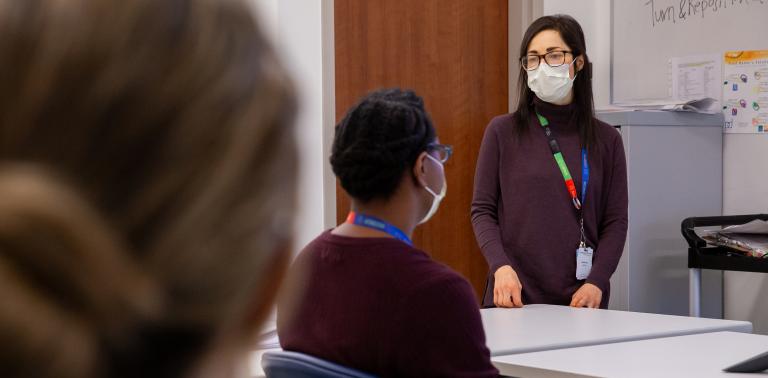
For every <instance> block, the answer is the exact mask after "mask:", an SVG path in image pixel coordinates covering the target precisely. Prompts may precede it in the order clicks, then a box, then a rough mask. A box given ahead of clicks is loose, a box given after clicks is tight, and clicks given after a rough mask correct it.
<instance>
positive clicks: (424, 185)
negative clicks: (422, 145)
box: [421, 153, 445, 198]
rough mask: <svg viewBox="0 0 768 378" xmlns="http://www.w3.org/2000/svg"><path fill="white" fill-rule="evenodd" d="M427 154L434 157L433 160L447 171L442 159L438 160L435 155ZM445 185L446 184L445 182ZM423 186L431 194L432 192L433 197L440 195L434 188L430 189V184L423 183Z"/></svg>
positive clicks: (431, 157) (430, 157)
mask: <svg viewBox="0 0 768 378" xmlns="http://www.w3.org/2000/svg"><path fill="white" fill-rule="evenodd" d="M426 156H427V158H429V159H432V161H434V162H435V163H437V164H439V165H440V168H442V169H443V172H445V166H444V165H443V163H441V162H440V160H437V159H436V158H435V157H434V156H432V155H430V154H429V153H427V154H426ZM422 166H423V165H422ZM443 185H445V184H443ZM421 186H422V187H424V189H425V190H426V191H427V192H429V194H431V195H432V196H433V197H435V198H438V197H440V195H439V194H437V193H436V192H435V191H434V190H432V189H430V188H429V185H427V184H426V183H423V184H422V185H421Z"/></svg>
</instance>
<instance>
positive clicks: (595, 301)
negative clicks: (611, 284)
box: [571, 283, 603, 308]
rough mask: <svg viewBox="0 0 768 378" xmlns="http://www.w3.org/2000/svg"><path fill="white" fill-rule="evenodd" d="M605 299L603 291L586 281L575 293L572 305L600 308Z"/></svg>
mask: <svg viewBox="0 0 768 378" xmlns="http://www.w3.org/2000/svg"><path fill="white" fill-rule="evenodd" d="M602 300H603V291H602V290H600V288H599V287H597V286H595V285H592V284H591V283H585V284H584V285H582V286H581V287H580V288H579V290H576V292H575V293H573V297H572V298H571V307H589V308H600V302H602Z"/></svg>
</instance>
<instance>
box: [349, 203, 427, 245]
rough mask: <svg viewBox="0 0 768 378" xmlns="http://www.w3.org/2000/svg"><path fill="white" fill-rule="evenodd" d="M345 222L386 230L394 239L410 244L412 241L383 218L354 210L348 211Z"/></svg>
mask: <svg viewBox="0 0 768 378" xmlns="http://www.w3.org/2000/svg"><path fill="white" fill-rule="evenodd" d="M346 223H350V224H354V225H358V226H362V227H368V228H372V229H374V230H379V231H383V232H386V233H388V234H390V235H392V236H393V237H394V238H395V239H397V240H400V241H402V242H405V243H406V244H408V245H410V246H413V242H411V238H409V237H408V235H406V234H405V233H404V232H403V231H400V229H399V228H397V227H395V226H393V225H391V224H389V223H387V222H386V221H385V220H382V219H379V218H376V217H372V216H370V215H365V214H358V213H356V212H354V211H350V212H349V215H347V221H346Z"/></svg>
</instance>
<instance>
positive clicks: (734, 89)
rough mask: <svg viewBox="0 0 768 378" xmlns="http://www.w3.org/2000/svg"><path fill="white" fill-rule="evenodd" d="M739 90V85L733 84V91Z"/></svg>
mask: <svg viewBox="0 0 768 378" xmlns="http://www.w3.org/2000/svg"><path fill="white" fill-rule="evenodd" d="M738 90H739V85H738V84H736V83H733V91H734V92H736V91H738Z"/></svg>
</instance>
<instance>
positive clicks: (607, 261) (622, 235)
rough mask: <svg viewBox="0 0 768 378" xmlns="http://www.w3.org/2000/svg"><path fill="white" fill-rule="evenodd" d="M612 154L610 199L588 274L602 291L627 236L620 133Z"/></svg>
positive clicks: (625, 193)
mask: <svg viewBox="0 0 768 378" xmlns="http://www.w3.org/2000/svg"><path fill="white" fill-rule="evenodd" d="M610 156H612V157H613V159H612V162H613V164H612V166H611V174H610V178H609V179H608V180H606V183H605V187H604V188H603V190H604V191H606V192H605V193H607V197H606V198H607V201H606V206H605V210H604V213H603V216H602V221H601V223H600V224H599V225H598V239H599V240H598V248H597V250H596V251H595V261H594V263H593V266H592V271H591V273H590V275H589V277H587V282H588V283H591V284H593V285H595V286H597V287H598V288H600V290H602V291H603V292H605V291H606V289H607V288H608V284H609V281H610V279H611V276H612V275H613V273H614V272H615V271H616V266H617V265H618V264H619V259H620V258H621V254H622V252H623V251H624V242H625V241H626V238H627V207H628V198H627V161H626V156H625V154H624V145H623V143H622V141H621V137H620V136H619V135H616V137H615V138H614V141H613V148H612V151H611V154H610Z"/></svg>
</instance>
